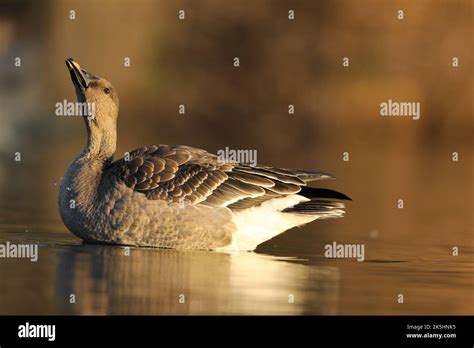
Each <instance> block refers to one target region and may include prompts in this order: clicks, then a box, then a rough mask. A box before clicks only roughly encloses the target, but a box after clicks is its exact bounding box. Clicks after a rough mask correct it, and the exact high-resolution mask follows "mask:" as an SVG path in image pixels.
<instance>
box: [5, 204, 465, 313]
mask: <svg viewBox="0 0 474 348" xmlns="http://www.w3.org/2000/svg"><path fill="white" fill-rule="evenodd" d="M2 221H4V222H3V224H2V225H0V243H5V242H6V241H10V242H15V243H36V242H38V243H39V260H38V261H37V262H36V263H32V262H30V261H29V260H27V259H0V275H1V281H0V313H1V314H93V315H102V314H251V315H253V314H256V315H258V314H329V315H333V314H469V313H472V311H473V292H472V286H473V278H472V270H473V262H472V260H473V258H472V256H473V249H472V247H463V246H460V250H461V253H460V256H457V257H453V256H451V246H450V245H443V244H425V245H423V244H419V243H403V244H402V243H398V244H397V243H394V242H387V241H384V240H383V239H381V238H380V237H379V236H378V235H377V233H376V232H373V231H372V232H371V234H370V235H369V236H368V237H367V239H366V241H365V245H366V246H365V248H366V260H365V262H356V261H355V260H328V259H325V258H323V250H324V243H325V241H324V240H323V241H319V242H316V243H314V242H312V243H306V241H305V240H303V238H306V236H307V234H306V233H305V231H304V229H300V230H298V229H297V230H293V231H290V232H287V233H286V234H285V235H284V238H285V239H281V240H279V239H278V238H277V239H274V240H273V241H270V242H268V243H266V244H264V245H263V247H261V248H259V249H258V252H254V253H247V252H245V253H235V254H226V253H216V252H204V251H192V252H185V251H173V250H161V249H152V248H146V249H145V248H132V249H131V250H130V256H126V255H125V249H124V248H122V247H118V246H99V245H84V244H82V243H81V241H80V240H78V239H76V238H75V237H74V236H72V235H71V234H69V233H67V232H66V230H65V228H64V227H63V226H62V224H61V223H60V221H57V220H54V221H43V220H42V218H41V217H39V216H26V214H22V213H20V212H19V211H18V210H16V212H13V211H8V210H4V211H3V213H2ZM33 221H34V222H33ZM341 221H342V220H341ZM327 223H337V221H336V220H332V221H330V222H327ZM325 224H326V222H316V223H313V224H311V225H310V229H316V230H317V229H318V227H319V228H321V227H324V226H325ZM31 226H34V227H33V228H32V227H31ZM280 241H284V242H285V243H284V245H285V246H284V247H283V246H282V245H280V244H279V242H280ZM288 241H291V242H288ZM400 293H401V294H403V295H404V303H403V304H398V303H397V295H398V294H400ZM71 294H74V295H75V297H76V301H75V303H74V304H71V303H70V302H69V298H70V295H71ZM181 295H184V303H180V299H181V300H182V299H183V297H182V296H181ZM180 296H181V297H180Z"/></svg>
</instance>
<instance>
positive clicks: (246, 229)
mask: <svg viewBox="0 0 474 348" xmlns="http://www.w3.org/2000/svg"><path fill="white" fill-rule="evenodd" d="M306 201H309V199H308V198H306V197H303V196H300V195H296V194H295V195H289V196H286V197H283V198H275V199H271V200H268V201H266V202H264V203H262V204H261V205H260V206H258V207H252V208H249V209H245V210H243V211H241V212H237V213H235V214H234V218H233V221H234V223H235V225H236V226H237V230H236V231H235V232H234V235H233V237H232V243H231V244H229V245H227V246H225V247H222V248H218V249H217V250H222V251H224V250H225V251H238V250H246V251H251V250H254V249H255V248H256V247H257V245H259V244H261V243H263V242H265V241H267V240H269V239H271V238H273V237H275V236H277V235H279V234H280V233H283V232H284V231H286V230H288V229H290V228H293V227H295V226H299V225H303V224H306V223H308V222H311V221H313V220H316V219H317V218H318V216H317V215H309V216H308V215H298V214H291V213H282V212H281V211H282V210H283V209H285V208H289V207H293V206H295V205H296V204H298V203H301V202H306Z"/></svg>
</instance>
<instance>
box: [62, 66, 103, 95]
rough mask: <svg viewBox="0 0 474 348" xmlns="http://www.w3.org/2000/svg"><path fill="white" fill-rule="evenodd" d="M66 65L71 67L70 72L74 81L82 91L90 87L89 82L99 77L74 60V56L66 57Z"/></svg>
mask: <svg viewBox="0 0 474 348" xmlns="http://www.w3.org/2000/svg"><path fill="white" fill-rule="evenodd" d="M66 66H67V68H68V69H69V73H70V74H71V80H72V83H73V84H74V86H76V88H78V89H79V90H81V91H84V90H85V89H86V88H87V87H89V84H90V83H91V82H92V81H93V80H98V79H99V78H98V77H97V76H95V75H94V74H91V73H90V72H88V71H87V70H84V69H82V68H81V66H80V65H79V63H77V62H76V61H74V59H72V58H68V59H66Z"/></svg>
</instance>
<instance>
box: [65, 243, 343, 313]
mask: <svg viewBox="0 0 474 348" xmlns="http://www.w3.org/2000/svg"><path fill="white" fill-rule="evenodd" d="M128 251H129V256H127V254H128ZM338 282H339V272H338V269H337V268H334V267H325V266H324V267H321V266H314V265H311V266H308V265H304V260H297V259H292V258H278V257H273V256H268V255H263V254H256V253H209V252H201V251H191V252H190V251H186V252H183V251H176V250H166V249H142V248H139V249H136V248H132V249H127V248H123V247H114V246H107V247H104V246H95V245H85V246H75V247H68V248H66V249H65V250H64V251H63V252H62V253H61V254H60V255H59V262H58V268H57V277H56V293H57V294H58V296H57V298H58V307H59V309H60V312H62V313H67V314H84V315H103V314H147V315H160V314H171V315H173V314H176V315H186V314H191V315H200V314H202V315H213V314H248V315H262V314H269V315H271V314H273V315H287V314H336V313H337V304H338ZM71 294H73V295H74V296H73V297H71ZM70 299H74V300H75V303H70V301H69V300H70Z"/></svg>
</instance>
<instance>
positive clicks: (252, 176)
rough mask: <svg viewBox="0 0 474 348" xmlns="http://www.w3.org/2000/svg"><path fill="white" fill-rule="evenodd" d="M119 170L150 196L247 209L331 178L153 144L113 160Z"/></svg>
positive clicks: (117, 172) (128, 182)
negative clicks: (222, 159) (307, 184)
mask: <svg viewBox="0 0 474 348" xmlns="http://www.w3.org/2000/svg"><path fill="white" fill-rule="evenodd" d="M113 168H114V170H115V175H117V176H118V177H119V179H120V180H123V182H124V183H125V184H126V185H127V186H128V187H130V188H131V189H133V190H134V191H137V192H141V193H143V194H144V195H146V197H147V198H148V199H151V200H164V201H167V202H169V203H183V204H191V205H196V204H203V205H209V206H219V207H228V208H230V209H232V210H242V209H246V208H249V207H252V206H255V205H259V204H261V203H262V202H264V201H266V200H269V199H272V198H277V197H282V196H285V195H290V194H295V193H298V192H300V191H301V188H302V187H303V186H305V185H306V183H307V182H309V181H312V180H320V179H328V178H331V176H330V175H328V174H324V173H321V172H311V171H301V170H289V169H277V168H271V167H252V166H249V165H244V164H239V163H230V162H223V161H220V160H219V159H218V157H217V156H215V155H213V154H210V153H208V152H206V151H205V150H201V149H197V148H193V147H189V146H181V145H174V146H168V145H150V146H146V147H143V148H140V149H137V150H135V151H133V152H131V153H130V154H129V156H126V157H124V158H122V159H120V160H117V161H116V162H114V163H113Z"/></svg>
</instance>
